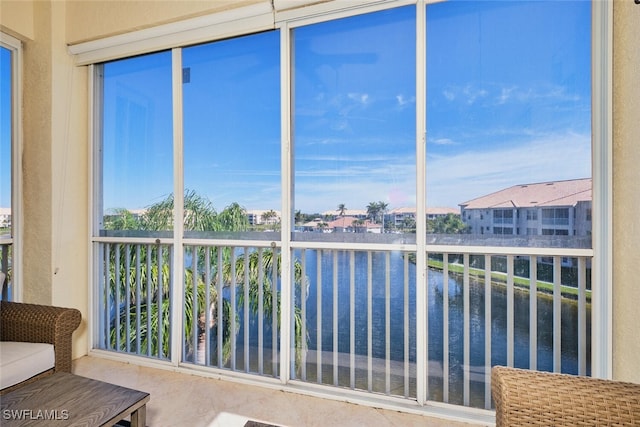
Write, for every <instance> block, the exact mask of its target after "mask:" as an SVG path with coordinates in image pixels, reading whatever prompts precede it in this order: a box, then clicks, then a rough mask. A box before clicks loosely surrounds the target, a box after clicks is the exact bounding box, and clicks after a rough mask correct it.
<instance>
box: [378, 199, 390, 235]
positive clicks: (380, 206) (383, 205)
mask: <svg viewBox="0 0 640 427" xmlns="http://www.w3.org/2000/svg"><path fill="white" fill-rule="evenodd" d="M388 207H389V204H388V203H385V202H382V201H380V202H378V212H379V213H380V216H381V217H382V232H383V233H384V215H385V214H386V213H387V208H388Z"/></svg>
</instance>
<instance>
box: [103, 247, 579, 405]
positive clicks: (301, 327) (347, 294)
mask: <svg viewBox="0 0 640 427" xmlns="http://www.w3.org/2000/svg"><path fill="white" fill-rule="evenodd" d="M97 245H98V247H99V252H100V254H101V256H100V262H101V264H102V266H101V270H100V271H101V275H100V277H101V283H100V286H99V288H98V292H97V302H98V307H99V318H98V319H97V321H98V324H99V327H98V330H99V334H98V337H97V341H96V347H98V348H101V349H105V350H110V351H115V352H120V353H128V354H135V355H142V356H147V357H153V358H158V359H170V358H171V351H170V349H171V348H172V345H171V343H172V340H175V339H178V340H180V343H181V344H180V346H179V348H180V349H181V354H180V355H179V360H180V361H179V363H181V364H183V365H185V366H199V367H200V369H213V370H217V371H220V372H224V371H233V372H238V373H245V374H250V375H255V376H257V377H260V376H264V377H278V376H279V375H280V374H281V369H283V368H284V367H282V366H281V365H280V361H281V358H282V354H283V352H285V351H289V352H290V354H289V358H288V360H290V361H291V365H290V367H289V368H288V369H290V375H289V377H290V378H291V380H292V381H295V382H301V383H314V384H318V385H321V386H326V387H331V388H335V387H339V388H341V389H350V390H354V391H358V392H363V393H372V394H376V395H387V396H392V397H399V398H404V399H409V400H416V399H418V394H419V393H418V383H419V382H423V384H425V385H426V398H427V400H431V401H438V402H445V403H452V404H456V405H463V406H471V407H479V408H487V409H489V408H491V395H490V387H491V384H490V368H491V366H493V365H496V364H504V365H510V366H518V367H524V368H530V369H539V370H546V371H555V372H566V373H574V374H580V375H590V358H591V349H590V345H591V344H590V328H591V314H590V313H591V309H590V307H591V305H590V298H591V290H590V263H591V258H590V256H589V255H588V251H584V250H570V249H555V250H552V249H546V250H545V249H540V248H508V247H505V248H497V247H492V248H490V249H491V254H484V253H483V250H484V249H483V248H482V247H466V248H465V247H461V246H456V247H451V248H449V247H447V246H443V245H440V246H435V245H434V246H429V247H428V249H429V251H428V253H427V254H426V255H427V262H428V266H427V267H428V270H427V280H426V286H427V290H426V293H423V295H424V294H426V301H424V302H421V301H418V300H417V295H419V294H420V293H418V292H417V286H418V283H419V281H418V280H417V277H418V274H417V270H418V269H417V268H416V253H415V251H412V250H407V249H403V248H396V249H394V250H386V249H384V248H381V249H377V248H376V249H370V248H366V249H358V248H330V247H327V245H316V247H313V246H314V245H313V244H309V245H308V247H306V246H305V247H301V246H303V245H306V244H304V243H298V244H297V245H296V246H295V248H293V249H292V252H291V265H292V268H291V272H288V273H287V274H289V275H290V277H291V279H290V280H286V281H283V280H282V278H283V272H282V271H281V256H282V253H281V250H280V248H278V247H276V245H275V244H271V245H270V244H269V243H268V242H264V244H263V243H262V242H256V241H253V242H251V246H245V244H244V243H241V242H239V243H238V245H237V246H235V245H230V244H228V242H227V243H225V244H224V245H218V244H216V243H215V242H214V241H212V242H211V243H205V244H202V243H201V242H199V243H198V244H188V245H185V246H184V247H183V249H182V250H183V254H182V257H181V258H182V259H183V261H184V268H183V272H182V277H183V282H182V283H180V284H179V285H180V286H175V285H176V284H174V283H173V282H172V279H171V278H172V268H174V267H172V263H173V251H174V248H172V246H171V245H169V244H153V243H149V242H143V243H140V242H136V241H135V239H132V241H128V242H127V241H126V239H124V238H123V239H122V241H118V242H113V241H109V242H100V243H97ZM563 257H564V258H566V259H565V262H564V263H563V262H562V261H563ZM543 258H544V260H543ZM549 259H551V260H552V262H551V263H548V262H543V261H546V260H549ZM566 261H568V262H566ZM159 266H160V267H159ZM283 283H291V284H292V292H291V298H290V300H291V307H290V310H287V312H289V313H291V319H290V320H289V321H290V324H291V328H290V330H291V340H290V342H291V343H292V344H291V347H292V348H291V350H289V349H285V348H280V343H281V339H282V336H281V335H280V334H281V323H280V322H281V321H282V320H283V319H281V313H282V310H281V309H282V307H281V301H282V299H281V294H282V292H283V289H282V286H283V285H282V284H283ZM176 289H179V290H180V292H181V293H182V294H181V296H182V298H180V300H181V301H183V304H182V306H180V307H178V306H175V304H173V300H174V292H176V291H175V290H176ZM419 310H424V311H423V313H422V314H424V316H417V314H418V312H419ZM176 316H178V317H176ZM178 318H179V319H181V329H182V333H181V336H180V337H177V336H173V335H172V334H171V331H172V325H171V322H173V321H176V320H175V319H178ZM418 318H424V319H426V322H427V324H426V325H424V328H423V329H424V330H426V332H427V333H426V335H427V336H426V337H418V336H417V332H416V330H417V329H418V328H417V326H418V325H417V319H418ZM422 340H424V341H422ZM422 342H426V346H425V347H426V349H427V357H426V360H424V361H421V360H420V359H419V357H418V351H417V348H418V346H419V345H420V343H422ZM173 359H174V360H175V355H174V358H173ZM420 363H424V366H422V367H423V368H424V369H422V370H420V369H418V367H419V364H420ZM420 371H422V372H425V373H426V375H425V378H420V379H419V378H417V375H418V374H417V373H418V372H420Z"/></svg>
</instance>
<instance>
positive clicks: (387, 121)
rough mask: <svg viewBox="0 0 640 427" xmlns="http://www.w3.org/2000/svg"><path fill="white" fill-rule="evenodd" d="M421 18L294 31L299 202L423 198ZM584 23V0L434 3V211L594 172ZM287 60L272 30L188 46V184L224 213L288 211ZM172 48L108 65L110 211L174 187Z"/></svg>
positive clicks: (430, 181)
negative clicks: (235, 208) (418, 69)
mask: <svg viewBox="0 0 640 427" xmlns="http://www.w3.org/2000/svg"><path fill="white" fill-rule="evenodd" d="M414 17H415V8H414V7H412V6H408V7H402V8H398V9H393V10H390V11H384V12H379V13H375V14H369V15H366V16H357V17H351V18H345V19H341V20H336V21H330V22H326V23H320V24H315V25H311V26H307V27H301V28H298V29H296V30H295V32H294V42H295V43H294V46H295V47H294V58H295V59H294V70H293V71H294V73H293V75H294V81H295V86H294V91H293V92H294V96H293V110H294V117H293V121H294V134H293V139H294V148H293V154H294V161H293V164H294V168H295V171H294V175H293V179H294V200H295V209H296V210H301V211H303V212H307V213H312V212H322V211H326V210H335V209H336V207H337V205H338V204H340V203H344V204H345V205H346V206H347V209H349V208H350V209H365V208H366V205H367V204H368V203H370V202H372V201H384V202H386V203H388V204H389V208H395V207H403V206H415V188H416V186H415V171H416V167H415V153H416V148H415V114H416V104H415V58H414V52H415V26H414V24H413V22H414V19H415V18H414ZM589 25H590V3H589V2H586V1H548V2H524V1H489V2H479V1H478V2H469V1H454V2H450V3H438V4H434V5H431V6H428V8H427V28H428V30H427V202H428V205H429V206H449V207H457V205H458V204H459V203H462V202H465V201H467V200H469V199H472V198H475V197H479V196H481V195H484V194H487V193H490V192H493V191H496V190H499V189H501V188H504V187H508V186H511V185H515V184H519V183H528V182H539V181H548V180H560V179H572V178H584V177H588V176H590V174H591V172H590V169H591V165H590V163H591V160H590V159H591V144H590V128H591V123H590V102H591V101H590V99H591V95H590V80H591V76H590V42H589V40H590V27H589ZM278 55H279V34H278V32H268V33H262V34H257V35H252V36H247V37H242V38H238V39H232V40H226V41H222V42H216V43H210V44H206V45H201V46H195V47H190V48H185V49H184V50H183V67H185V68H188V69H189V73H190V75H189V81H188V82H185V84H184V85H183V88H184V106H185V107H184V108H185V109H184V125H185V133H184V139H185V183H186V186H187V187H188V188H190V189H194V190H196V191H198V193H200V194H202V195H205V196H207V197H208V198H209V199H210V200H211V201H212V202H213V204H214V206H215V207H216V208H217V209H218V210H221V209H222V208H224V207H225V206H227V205H228V204H230V203H232V202H239V203H240V204H241V205H242V206H244V207H245V208H247V209H276V210H278V209H279V208H280V199H281V194H280V106H279V94H280V77H279V68H278V67H279V58H278ZM170 59H171V58H170V54H169V53H168V52H166V53H160V54H154V55H148V56H145V57H141V58H137V59H134V60H126V61H120V62H115V63H111V64H108V65H107V67H106V72H105V75H106V78H105V93H107V96H106V97H105V117H106V121H105V146H106V149H105V207H107V208H108V207H127V208H141V207H144V206H147V205H149V204H150V203H153V202H155V201H158V200H160V199H162V198H163V197H164V196H166V195H167V194H169V193H171V192H172V184H171V167H172V165H171V133H172V126H171V89H170V77H168V76H169V75H170V67H171V64H170ZM123 72H125V74H122V73H123ZM168 82H169V83H168ZM115 141H118V142H115ZM142 141H144V142H142ZM347 212H348V211H347Z"/></svg>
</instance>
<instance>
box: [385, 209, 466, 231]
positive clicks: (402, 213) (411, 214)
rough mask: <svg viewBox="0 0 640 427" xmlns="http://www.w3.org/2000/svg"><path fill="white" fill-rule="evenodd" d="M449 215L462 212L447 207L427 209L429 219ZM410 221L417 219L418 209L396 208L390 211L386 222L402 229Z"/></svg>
mask: <svg viewBox="0 0 640 427" xmlns="http://www.w3.org/2000/svg"><path fill="white" fill-rule="evenodd" d="M449 214H454V215H460V211H459V210H458V209H455V208H446V207H427V213H426V215H427V219H428V220H434V219H437V218H439V217H442V216H447V215H449ZM408 219H411V220H414V221H415V219H416V208H415V207H412V208H408V207H404V208H395V209H392V210H390V211H389V212H388V213H387V214H386V215H385V222H390V223H391V224H393V225H394V226H395V227H396V228H402V226H403V224H405V223H406V221H407V220H408Z"/></svg>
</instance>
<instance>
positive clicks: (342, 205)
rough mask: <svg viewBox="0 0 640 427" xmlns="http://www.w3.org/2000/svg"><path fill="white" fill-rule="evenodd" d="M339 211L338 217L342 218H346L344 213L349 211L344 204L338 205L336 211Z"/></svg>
mask: <svg viewBox="0 0 640 427" xmlns="http://www.w3.org/2000/svg"><path fill="white" fill-rule="evenodd" d="M336 210H337V211H338V215H340V216H344V213H345V212H346V211H347V208H346V206H345V205H344V203H340V204H339V205H338V209H336Z"/></svg>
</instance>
